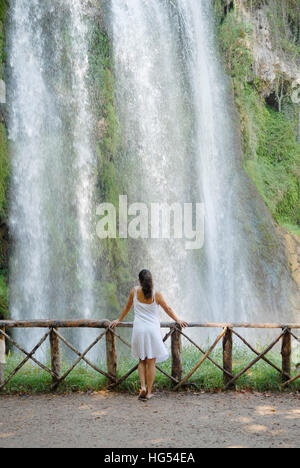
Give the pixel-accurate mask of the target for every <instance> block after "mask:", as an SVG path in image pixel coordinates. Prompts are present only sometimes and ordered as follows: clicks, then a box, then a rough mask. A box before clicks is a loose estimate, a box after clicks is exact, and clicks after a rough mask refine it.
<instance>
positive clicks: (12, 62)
mask: <svg viewBox="0 0 300 468" xmlns="http://www.w3.org/2000/svg"><path fill="white" fill-rule="evenodd" d="M88 5H89V2H87V1H82V0H64V1H60V0H53V1H51V2H44V1H42V2H41V1H40V0H30V1H28V0H12V2H11V7H10V15H9V25H8V38H9V40H8V52H9V53H8V56H9V63H8V73H9V79H8V82H9V88H8V94H9V104H10V119H9V138H10V140H11V148H12V187H11V210H10V227H11V233H12V240H13V255H12V262H11V279H10V292H11V316H12V317H13V318H14V319H35V318H64V317H65V318H76V317H84V318H90V317H93V316H94V298H93V285H94V265H93V258H92V245H93V232H94V231H93V208H92V206H93V192H94V185H95V181H94V178H95V176H94V174H95V166H96V162H95V156H94V151H93V148H92V146H91V143H90V141H91V131H92V117H91V114H90V110H89V107H90V103H89V90H88V87H87V83H86V79H87V72H88V66H89V58H88V32H89V21H88V17H87V9H88ZM22 336H24V333H22ZM26 336H27V335H26ZM20 339H21V336H20ZM84 341H85V339H84V338H81V343H78V344H79V345H80V346H81V348H82V346H83V345H84V343H83V342H84ZM26 343H27V346H28V347H30V345H31V344H34V343H36V337H35V336H34V334H33V333H32V332H31V333H30V334H28V336H27V338H26Z"/></svg>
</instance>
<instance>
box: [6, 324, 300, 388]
mask: <svg viewBox="0 0 300 468" xmlns="http://www.w3.org/2000/svg"><path fill="white" fill-rule="evenodd" d="M109 325H110V322H109V321H108V320H27V321H12V320H6V321H0V390H3V389H4V387H5V386H6V385H7V384H8V382H9V381H10V380H11V379H12V378H13V377H14V376H15V375H16V373H17V372H19V370H20V369H21V368H22V367H23V366H24V365H25V364H26V363H27V362H28V361H29V360H32V361H33V362H34V363H35V364H37V365H38V366H40V367H41V368H42V369H43V370H44V371H46V372H48V373H49V374H51V376H52V387H51V389H52V390H53V389H55V388H57V387H58V385H59V384H60V383H61V382H62V381H63V380H65V379H66V378H67V376H68V375H69V374H70V373H71V372H72V370H73V369H74V368H75V367H76V366H77V365H78V364H79V363H80V362H81V361H84V362H85V363H86V364H88V365H89V366H90V367H91V368H92V369H94V370H95V371H96V372H98V373H100V374H102V375H104V376H105V377H106V378H107V381H108V386H109V387H110V388H112V387H116V386H117V385H120V384H121V383H122V382H124V381H125V380H126V379H127V378H128V377H129V376H130V375H131V374H132V373H133V372H134V371H135V370H137V368H138V364H136V365H135V366H134V367H133V368H132V369H130V370H129V371H128V372H127V373H126V374H125V375H123V376H121V377H120V376H118V375H117V339H119V340H120V341H121V342H123V343H124V344H125V345H126V346H128V347H129V348H130V344H129V343H128V342H127V341H126V340H125V339H124V338H123V337H121V336H120V335H119V333H118V328H132V326H133V324H132V323H122V324H120V325H119V327H118V328H117V329H115V330H112V329H111V328H110V327H109ZM14 328H44V329H47V332H46V333H45V334H44V335H43V337H42V338H41V340H40V341H39V343H38V344H37V345H36V346H35V347H34V348H33V349H32V351H30V352H27V351H26V350H25V349H23V348H22V346H20V345H19V344H18V343H17V342H16V341H15V340H14V339H13V338H12V337H11V336H10V334H8V333H7V332H8V329H14ZM66 328H94V329H102V330H103V331H101V333H100V334H99V336H98V337H97V338H96V339H95V340H94V341H93V342H92V343H91V344H90V345H89V346H88V348H87V349H86V350H85V351H84V352H82V353H81V352H79V351H78V350H77V349H76V348H75V347H74V346H73V345H72V344H71V343H70V342H69V341H68V340H67V339H66V338H65V337H64V336H62V335H61V333H60V332H59V330H60V329H66ZM161 328H167V329H168V332H167V333H166V335H165V337H164V339H163V340H164V342H165V341H167V340H168V338H170V339H171V355H172V369H171V374H169V373H168V372H166V371H165V370H163V369H161V367H160V366H158V365H157V369H158V370H159V371H160V372H162V373H163V374H164V375H165V376H166V377H168V378H169V379H170V380H171V381H172V383H173V386H174V390H177V389H178V388H180V387H181V386H185V385H193V383H191V382H189V381H190V378H191V377H192V376H193V375H194V373H195V372H196V371H197V370H198V369H199V367H200V366H201V365H202V364H203V362H204V361H206V360H209V361H210V362H211V363H212V364H214V365H215V366H216V367H217V368H218V369H219V370H220V371H221V372H222V373H223V380H224V387H225V389H231V388H234V386H235V382H236V381H237V380H238V379H239V378H240V377H241V376H242V375H243V374H245V373H246V372H247V371H248V370H249V369H250V368H251V367H252V366H254V364H256V363H257V362H258V361H260V360H263V361H265V362H266V363H267V364H269V365H270V366H271V367H273V368H274V369H275V370H276V371H277V372H279V373H280V374H281V378H282V386H283V387H285V386H287V385H289V384H290V383H292V382H295V381H296V380H297V379H299V378H300V374H299V375H296V376H295V377H291V352H292V340H293V339H295V340H297V341H298V342H299V341H300V340H299V337H298V336H296V332H295V331H294V330H299V329H300V324H295V323H294V324H286V325H284V324H276V323H269V324H249V323H190V324H189V327H188V328H217V329H218V328H219V329H222V331H221V333H219V334H218V336H217V337H216V339H215V340H214V342H213V344H212V345H211V346H210V347H209V349H208V350H207V351H205V350H203V349H202V348H201V347H200V346H199V345H198V344H197V343H195V341H194V340H192V339H191V338H190V337H189V336H188V334H187V333H188V328H187V329H184V330H182V329H180V328H179V327H178V326H177V325H176V324H175V323H161ZM243 328H244V329H246V328H247V329H249V328H252V329H273V330H276V329H279V330H280V334H279V335H278V336H277V337H276V339H274V340H273V341H272V343H271V344H270V345H269V346H267V347H266V348H265V349H264V351H262V352H259V351H257V350H256V349H254V348H253V347H252V346H251V345H250V344H249V343H248V341H247V340H246V339H245V338H244V337H243V336H241V334H240V333H238V332H237V331H236V329H243ZM104 336H105V339H106V358H107V371H104V370H103V369H100V368H99V367H98V366H97V365H95V364H94V363H92V362H91V361H90V360H89V359H88V358H87V354H88V353H89V351H91V349H92V348H93V347H94V346H95V345H96V344H97V343H99V342H100V340H101V339H102V338H104ZM48 337H49V341H50V350H51V368H48V367H47V366H45V365H44V364H43V363H41V362H40V361H38V360H37V359H36V358H35V356H34V355H35V354H36V352H37V350H38V349H39V348H40V347H41V346H42V344H43V343H44V342H45V341H46V340H47V339H48ZM182 337H184V338H185V339H187V340H188V341H189V342H190V343H191V344H192V345H193V346H195V348H196V349H197V350H198V351H199V352H200V353H201V355H202V357H201V359H200V360H199V361H198V363H197V364H196V365H195V366H194V367H193V369H191V370H190V371H189V372H188V373H187V374H186V375H185V376H183V365H182ZM233 337H236V338H237V339H238V340H240V341H241V342H242V343H243V344H244V345H246V346H247V347H248V348H249V349H250V350H251V351H252V352H253V353H254V354H256V358H255V359H253V360H252V361H251V362H250V363H249V364H248V365H247V366H246V367H245V368H244V369H243V370H241V371H240V372H239V373H237V374H236V375H234V374H233V364H232V356H233ZM220 340H222V341H223V366H222V365H220V364H218V363H217V362H216V361H215V360H214V359H213V358H212V357H211V354H212V352H213V350H214V349H215V348H216V346H217V344H218V343H219V342H220ZM280 340H281V354H282V366H281V368H279V367H278V366H277V365H276V364H274V363H273V362H272V361H270V360H269V359H268V358H267V357H266V354H267V353H269V352H270V351H271V349H273V348H274V346H275V345H276V344H277V343H278V342H279V341H280ZM60 341H62V342H63V343H64V344H65V345H66V346H67V347H68V348H70V349H71V350H72V351H73V352H74V353H75V354H77V356H78V358H77V359H76V361H75V362H74V364H73V365H72V366H71V367H70V368H69V369H68V371H67V372H65V373H64V374H63V375H62V374H61V357H60ZM6 342H9V343H11V345H12V346H14V347H15V348H17V349H18V350H19V351H21V352H22V353H23V354H24V355H25V356H26V357H25V358H24V360H23V361H22V362H21V363H20V364H19V365H18V366H17V367H16V368H15V369H14V370H13V371H12V372H11V373H10V375H8V376H7V377H6V378H5V349H6Z"/></svg>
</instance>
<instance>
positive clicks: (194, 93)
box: [109, 0, 292, 322]
mask: <svg viewBox="0 0 300 468" xmlns="http://www.w3.org/2000/svg"><path fill="white" fill-rule="evenodd" d="M109 17H110V21H111V26H110V27H111V30H112V38H113V56H114V66H115V74H116V81H117V101H118V108H119V115H120V122H121V126H122V130H123V146H124V157H125V158H126V159H127V160H129V161H130V165H129V166H130V171H131V172H130V188H129V193H128V195H129V198H130V199H131V200H132V201H138V202H141V201H145V202H148V203H150V202H151V201H157V200H159V201H166V202H169V203H173V202H181V203H184V202H190V201H192V202H203V203H204V204H205V211H206V219H205V245H204V248H203V249H202V250H201V251H198V252H193V251H190V252H187V251H185V249H184V246H183V241H179V240H174V241H171V242H169V241H168V242H162V241H161V240H160V241H155V240H147V241H145V242H141V243H140V245H139V247H138V248H137V245H138V244H137V241H134V245H133V246H132V255H133V256H134V257H135V260H136V264H138V265H139V266H140V267H142V266H146V267H148V268H150V269H151V270H152V271H153V273H154V277H155V279H156V280H157V283H158V284H159V288H160V289H161V290H162V291H163V292H164V293H165V295H166V297H167V298H168V300H169V301H170V303H171V304H173V306H174V307H175V309H176V310H177V312H178V314H179V315H182V316H185V318H186V319H189V320H194V321H199V319H200V320H201V321H206V320H208V321H219V322H223V321H255V320H257V321H260V322H261V321H274V320H276V319H277V320H281V321H282V320H283V317H284V318H285V319H292V313H291V312H290V311H291V304H290V303H289V281H290V279H289V278H288V273H287V269H286V267H285V266H284V261H283V260H282V250H281V247H280V245H279V243H278V241H276V234H275V230H274V225H273V222H272V220H271V217H270V215H269V214H268V212H267V210H266V208H265V207H264V205H263V203H262V201H261V200H260V198H259V197H258V196H257V193H256V191H255V189H254V187H253V185H252V183H251V182H250V180H249V179H248V177H247V176H246V174H245V172H244V170H243V167H242V156H241V154H242V151H241V147H240V146H241V145H240V136H239V134H238V131H237V125H236V123H235V122H236V121H237V117H236V115H235V112H234V109H233V105H232V96H231V93H230V85H229V80H228V79H227V78H226V75H225V73H224V71H223V69H222V66H221V64H220V62H219V60H218V52H217V45H216V43H215V35H214V20H213V2H212V1H209V0H197V1H196V0H174V1H173V0H172V1H171V0H111V2H110V16H109ZM265 230H266V231H267V232H268V235H269V236H270V239H271V240H270V239H269V240H268V239H267V236H266V235H265V232H264V231H265ZM270 246H271V247H270ZM270 249H271V250H270ZM262 311H264V312H263V314H262Z"/></svg>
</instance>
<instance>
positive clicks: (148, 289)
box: [139, 270, 153, 299]
mask: <svg viewBox="0 0 300 468" xmlns="http://www.w3.org/2000/svg"><path fill="white" fill-rule="evenodd" d="M139 280H140V283H141V286H142V290H143V293H144V296H145V299H150V298H151V297H152V293H153V279H152V275H151V273H150V271H149V270H142V271H141V272H140V274H139Z"/></svg>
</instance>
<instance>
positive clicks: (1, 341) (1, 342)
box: [0, 328, 5, 385]
mask: <svg viewBox="0 0 300 468" xmlns="http://www.w3.org/2000/svg"><path fill="white" fill-rule="evenodd" d="M1 330H2V331H3V332H4V333H5V328H1ZM4 369H5V336H3V335H1V334H0V385H1V384H3V382H4Z"/></svg>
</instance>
